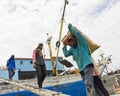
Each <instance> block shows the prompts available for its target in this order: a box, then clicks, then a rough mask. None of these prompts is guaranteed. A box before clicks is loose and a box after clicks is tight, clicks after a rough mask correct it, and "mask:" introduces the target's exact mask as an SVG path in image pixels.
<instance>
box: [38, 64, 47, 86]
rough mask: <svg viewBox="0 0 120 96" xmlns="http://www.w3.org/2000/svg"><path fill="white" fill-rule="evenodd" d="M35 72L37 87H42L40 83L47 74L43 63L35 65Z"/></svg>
mask: <svg viewBox="0 0 120 96" xmlns="http://www.w3.org/2000/svg"><path fill="white" fill-rule="evenodd" d="M36 73H37V80H38V86H39V88H42V83H43V81H44V79H45V77H46V75H47V72H46V67H45V65H36Z"/></svg>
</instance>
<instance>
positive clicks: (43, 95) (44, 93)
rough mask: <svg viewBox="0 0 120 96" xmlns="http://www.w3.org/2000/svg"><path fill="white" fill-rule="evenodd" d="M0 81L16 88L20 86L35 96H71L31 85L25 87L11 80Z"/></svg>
mask: <svg viewBox="0 0 120 96" xmlns="http://www.w3.org/2000/svg"><path fill="white" fill-rule="evenodd" d="M0 80H1V81H3V82H6V83H9V84H12V85H14V86H18V87H20V88H22V89H25V90H28V91H30V92H32V93H34V94H37V95H39V96H69V95H66V94H62V93H60V92H54V91H50V90H46V89H38V88H35V87H34V86H32V85H29V84H28V85H27V84H25V85H24V84H21V83H18V82H15V81H9V80H7V79H3V78H0Z"/></svg>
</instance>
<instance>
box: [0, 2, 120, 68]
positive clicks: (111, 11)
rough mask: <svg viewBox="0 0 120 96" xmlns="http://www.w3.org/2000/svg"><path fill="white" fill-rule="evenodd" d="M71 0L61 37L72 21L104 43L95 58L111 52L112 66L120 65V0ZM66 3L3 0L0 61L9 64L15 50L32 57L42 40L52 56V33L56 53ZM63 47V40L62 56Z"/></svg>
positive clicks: (18, 54) (95, 53)
mask: <svg viewBox="0 0 120 96" xmlns="http://www.w3.org/2000/svg"><path fill="white" fill-rule="evenodd" d="M68 1H69V3H68V4H67V6H66V11H65V16H64V24H63V31H62V37H64V35H65V34H66V33H67V31H68V28H67V25H68V23H71V24H72V25H74V26H76V27H77V28H78V29H80V30H81V31H82V32H84V33H85V34H86V35H87V36H89V37H90V38H91V39H92V40H93V41H94V42H95V43H97V44H99V45H100V46H101V47H100V48H99V49H98V50H97V51H95V52H94V53H93V57H94V58H95V60H96V61H97V59H99V55H100V54H101V53H104V54H105V55H106V56H109V55H112V57H111V59H112V64H111V65H109V66H110V68H111V69H112V70H116V69H119V68H120V59H119V57H120V50H119V47H120V43H119V41H120V32H119V30H120V27H119V25H120V12H119V10H120V0H68ZM63 6H64V0H0V37H1V38H0V45H1V47H0V52H1V54H0V65H2V66H4V65H6V61H7V59H8V58H9V57H10V56H11V55H12V54H14V55H15V57H17V58H32V52H33V50H34V48H36V47H37V45H38V43H40V42H42V43H43V44H44V50H43V51H44V54H45V55H46V58H49V51H48V50H49V49H48V45H47V43H46V40H47V38H48V37H50V36H52V40H51V46H52V52H53V56H56V52H57V51H56V42H57V41H58V38H59V33H60V23H61V17H62V11H63ZM47 33H48V34H49V36H47ZM61 48H62V44H61V46H60V52H59V56H63V53H62V50H61ZM63 57H64V56H63ZM67 59H68V60H69V59H70V60H71V59H72V58H71V57H70V58H67ZM75 66H76V65H75Z"/></svg>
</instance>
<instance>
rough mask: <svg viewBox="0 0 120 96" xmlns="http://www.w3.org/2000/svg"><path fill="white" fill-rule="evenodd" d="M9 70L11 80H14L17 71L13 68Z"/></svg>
mask: <svg viewBox="0 0 120 96" xmlns="http://www.w3.org/2000/svg"><path fill="white" fill-rule="evenodd" d="M8 72H9V80H12V77H13V76H14V75H15V71H14V70H13V69H8Z"/></svg>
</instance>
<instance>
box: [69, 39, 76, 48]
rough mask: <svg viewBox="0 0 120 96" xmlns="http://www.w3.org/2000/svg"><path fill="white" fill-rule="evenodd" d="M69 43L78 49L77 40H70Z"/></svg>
mask: <svg viewBox="0 0 120 96" xmlns="http://www.w3.org/2000/svg"><path fill="white" fill-rule="evenodd" d="M68 42H69V44H70V46H71V47H74V48H76V47H77V41H76V39H75V38H70V39H68Z"/></svg>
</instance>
